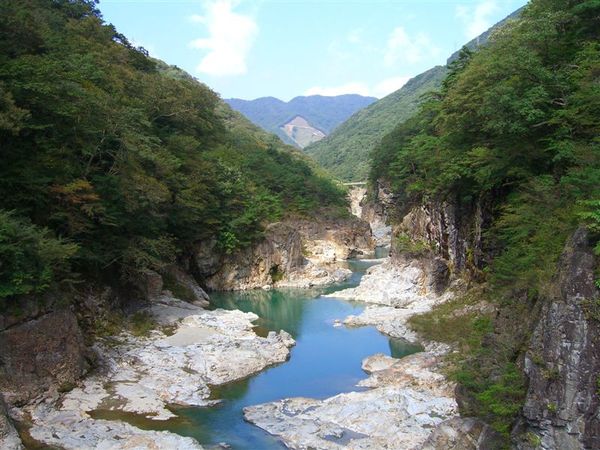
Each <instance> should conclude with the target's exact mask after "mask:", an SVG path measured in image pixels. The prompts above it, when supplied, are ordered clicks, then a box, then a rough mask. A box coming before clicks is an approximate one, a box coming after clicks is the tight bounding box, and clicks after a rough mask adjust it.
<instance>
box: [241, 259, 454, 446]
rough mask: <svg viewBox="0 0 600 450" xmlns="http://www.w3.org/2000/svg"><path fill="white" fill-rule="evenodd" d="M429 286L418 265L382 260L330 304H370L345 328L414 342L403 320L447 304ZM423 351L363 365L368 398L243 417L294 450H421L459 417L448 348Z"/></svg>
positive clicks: (290, 405) (272, 407)
mask: <svg viewBox="0 0 600 450" xmlns="http://www.w3.org/2000/svg"><path fill="white" fill-rule="evenodd" d="M430 286H431V283H430V281H429V277H428V275H427V274H426V273H425V270H424V269H423V266H422V264H420V263H419V262H418V261H414V262H409V263H401V264H398V263H397V262H396V263H394V262H392V261H390V260H388V261H386V262H385V263H383V264H381V265H379V266H374V267H372V268H371V269H370V270H369V271H368V273H367V274H366V275H365V276H364V277H363V279H362V281H361V283H360V285H359V286H358V287H357V288H354V289H347V290H344V291H339V292H336V293H334V294H332V297H338V298H339V297H342V298H348V299H354V300H362V301H367V302H370V303H375V304H374V305H370V306H369V307H368V308H367V309H365V311H364V312H363V313H362V314H361V315H359V316H356V317H355V316H350V317H349V318H347V319H346V320H345V321H344V323H345V324H346V325H351V326H362V325H375V326H377V328H378V329H379V330H380V331H381V332H383V333H385V334H388V335H390V336H394V337H403V338H407V339H410V340H416V338H417V336H416V335H415V334H414V333H413V332H412V331H411V330H410V329H409V328H408V327H407V325H406V321H407V320H408V318H409V317H410V316H412V315H414V314H417V313H420V312H425V311H428V310H430V309H431V307H432V306H433V305H434V304H436V303H437V302H441V301H445V300H446V299H447V298H450V294H447V295H446V296H438V295H436V293H435V292H434V290H432V289H431V288H430ZM427 348H428V351H425V352H420V353H416V354H413V355H410V356H407V357H404V358H402V359H394V358H391V357H389V356H386V355H383V354H377V355H373V356H371V357H369V358H366V359H365V360H364V361H363V365H362V368H363V370H365V372H367V373H369V374H370V376H369V377H368V378H366V379H364V380H362V381H360V382H359V385H358V386H359V387H360V388H363V389H364V388H367V389H368V390H362V391H359V392H350V393H345V394H340V395H336V396H334V397H331V398H328V399H325V400H317V399H308V398H291V399H285V400H281V401H277V402H272V403H267V404H263V405H257V406H250V407H247V408H245V409H244V417H245V419H246V420H248V421H249V422H251V423H254V424H255V425H257V426H259V427H261V428H263V429H265V430H266V431H268V432H269V433H271V434H273V435H276V436H278V437H280V438H281V439H282V440H283V442H284V443H285V444H286V446H288V447H289V448H292V449H308V448H313V449H324V450H328V449H341V448H346V449H357V450H358V449H375V448H381V449H398V450H400V449H402V450H407V449H420V448H421V446H422V445H423V444H424V443H425V441H426V440H427V438H428V437H429V435H430V434H431V432H432V430H433V429H435V428H436V427H437V426H438V425H440V424H441V423H443V422H444V421H446V420H449V419H452V418H454V417H457V416H458V406H457V403H456V400H455V398H454V385H453V384H452V383H449V382H448V381H447V380H446V378H445V377H444V376H443V375H442V374H441V373H440V370H439V364H440V356H441V355H442V354H444V353H445V352H446V351H448V348H447V347H445V346H442V345H435V344H433V343H431V344H428V345H427ZM440 448H441V447H440Z"/></svg>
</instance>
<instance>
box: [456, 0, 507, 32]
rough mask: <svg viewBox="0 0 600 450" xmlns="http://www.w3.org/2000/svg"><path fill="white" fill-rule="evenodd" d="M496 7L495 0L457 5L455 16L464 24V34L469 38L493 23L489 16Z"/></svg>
mask: <svg viewBox="0 0 600 450" xmlns="http://www.w3.org/2000/svg"><path fill="white" fill-rule="evenodd" d="M497 9H498V5H497V4H496V1H495V0H484V1H482V2H481V3H479V4H477V5H476V6H475V7H469V6H465V5H459V6H457V7H456V17H458V18H459V19H460V20H461V21H462V22H463V23H464V24H465V35H466V36H467V38H469V39H473V38H475V37H477V36H479V35H480V34H481V33H483V32H484V31H486V30H487V29H488V28H489V27H491V26H492V25H493V23H492V21H491V18H490V16H491V15H492V14H493V13H494V12H495V11H496V10H497Z"/></svg>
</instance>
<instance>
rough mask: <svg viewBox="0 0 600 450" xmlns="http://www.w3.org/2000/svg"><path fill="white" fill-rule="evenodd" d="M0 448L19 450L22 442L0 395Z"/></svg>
mask: <svg viewBox="0 0 600 450" xmlns="http://www.w3.org/2000/svg"><path fill="white" fill-rule="evenodd" d="M0 448H1V449H3V450H21V449H22V448H23V444H22V442H21V439H20V438H19V434H18V433H17V430H15V427H14V425H13V423H12V421H11V420H10V417H9V415H8V411H7V408H6V404H5V403H4V399H3V398H2V396H1V395H0Z"/></svg>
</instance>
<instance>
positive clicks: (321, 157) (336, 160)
mask: <svg viewBox="0 0 600 450" xmlns="http://www.w3.org/2000/svg"><path fill="white" fill-rule="evenodd" d="M445 75H446V68H445V67H442V66H436V67H434V68H432V69H430V70H428V71H426V72H423V73H422V74H420V75H417V76H416V77H414V78H412V79H411V80H409V81H408V82H407V83H406V84H405V85H404V86H403V87H402V88H401V89H399V90H397V91H396V92H393V93H391V94H390V95H388V96H386V97H384V98H382V99H381V100H379V101H377V102H375V103H373V104H371V105H369V106H368V107H366V108H365V109H362V110H360V111H358V112H357V113H356V114H354V115H353V116H352V117H350V118H349V119H348V120H347V121H346V122H344V123H343V124H341V125H340V126H339V127H337V128H336V129H335V131H334V132H333V133H332V134H330V135H329V136H327V137H325V138H324V139H323V140H321V141H319V142H315V143H314V144H312V145H309V146H308V147H306V148H305V149H304V150H305V151H306V153H307V154H308V155H310V156H311V157H313V158H314V159H315V161H317V162H318V163H319V164H320V165H321V166H323V167H324V168H326V169H327V170H328V171H329V172H331V173H332V174H333V175H334V176H336V177H338V178H340V179H341V180H344V181H363V180H365V179H366V178H367V175H368V173H369V161H370V152H371V149H373V148H374V147H375V146H376V145H377V144H378V143H379V141H380V140H381V138H382V137H383V136H385V135H386V134H387V133H389V132H390V131H391V130H393V129H394V127H395V126H396V125H397V124H398V123H399V122H401V121H403V120H406V119H408V118H409V117H410V116H411V115H413V114H414V113H415V111H416V110H417V108H418V106H419V102H420V98H421V96H422V95H423V94H425V93H427V92H429V91H431V90H435V89H438V88H439V86H440V83H441V82H442V80H443V79H444V76H445Z"/></svg>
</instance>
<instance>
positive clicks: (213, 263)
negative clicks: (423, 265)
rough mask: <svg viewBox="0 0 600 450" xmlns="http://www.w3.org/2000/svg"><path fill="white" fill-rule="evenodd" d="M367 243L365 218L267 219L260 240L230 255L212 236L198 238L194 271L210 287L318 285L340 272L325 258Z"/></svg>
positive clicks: (360, 249)
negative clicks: (221, 250) (206, 239)
mask: <svg viewBox="0 0 600 450" xmlns="http://www.w3.org/2000/svg"><path fill="white" fill-rule="evenodd" d="M371 249H372V242H371V230H370V228H369V225H368V224H367V223H365V222H362V221H359V220H357V219H354V218H349V219H340V220H337V221H308V220H294V221H287V222H280V223H275V224H271V225H270V226H269V227H268V228H267V229H266V230H265V236H264V239H263V240H262V241H260V242H258V243H257V244H255V245H253V246H251V247H248V248H245V249H242V250H239V251H237V252H235V253H233V254H231V255H219V253H218V252H217V251H216V250H217V249H216V242H214V241H209V242H203V243H201V244H199V245H198V247H197V248H196V251H195V254H194V257H193V260H194V262H193V266H194V267H193V271H195V273H196V274H197V276H198V278H199V279H201V280H202V281H203V283H204V284H205V286H206V287H207V288H208V289H211V290H243V289H256V288H266V287H272V286H276V285H277V286H299V287H301V286H310V285H320V284H328V283H331V282H335V281H340V279H341V278H343V277H342V275H343V273H342V272H341V271H339V270H338V269H336V268H335V267H332V266H330V265H329V264H330V263H333V262H336V261H340V260H344V259H348V258H351V257H354V256H357V255H359V254H363V253H366V252H368V251H370V250H371ZM344 273H345V272H344Z"/></svg>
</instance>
